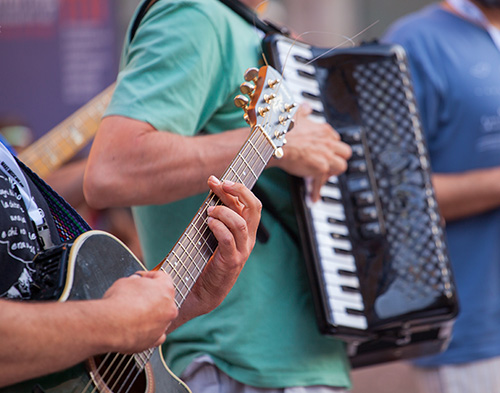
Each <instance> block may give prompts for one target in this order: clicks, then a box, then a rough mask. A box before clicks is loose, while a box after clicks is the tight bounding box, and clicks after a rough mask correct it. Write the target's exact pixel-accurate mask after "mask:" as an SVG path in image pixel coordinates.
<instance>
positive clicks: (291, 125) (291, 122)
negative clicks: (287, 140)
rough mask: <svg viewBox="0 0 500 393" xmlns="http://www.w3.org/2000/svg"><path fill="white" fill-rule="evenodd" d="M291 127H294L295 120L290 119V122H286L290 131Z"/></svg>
mask: <svg viewBox="0 0 500 393" xmlns="http://www.w3.org/2000/svg"><path fill="white" fill-rule="evenodd" d="M293 127H295V120H293V119H290V124H288V131H292V129H293Z"/></svg>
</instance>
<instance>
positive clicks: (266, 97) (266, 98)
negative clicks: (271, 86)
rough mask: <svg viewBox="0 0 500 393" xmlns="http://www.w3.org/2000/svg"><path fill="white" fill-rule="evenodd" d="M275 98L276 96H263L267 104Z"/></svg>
mask: <svg viewBox="0 0 500 393" xmlns="http://www.w3.org/2000/svg"><path fill="white" fill-rule="evenodd" d="M275 98H276V94H274V93H273V94H264V101H265V102H266V103H267V104H269V103H270V102H271V101H272V100H274V99H275Z"/></svg>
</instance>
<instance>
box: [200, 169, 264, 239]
mask: <svg viewBox="0 0 500 393" xmlns="http://www.w3.org/2000/svg"><path fill="white" fill-rule="evenodd" d="M211 185H213V188H212V191H213V192H214V193H215V194H216V195H217V196H218V197H219V199H220V200H221V202H222V203H223V204H224V205H226V206H227V207H229V208H231V209H232V210H234V211H235V212H237V213H238V214H239V215H241V216H242V217H243V218H244V219H245V220H246V221H247V223H248V227H249V230H250V231H252V232H254V231H257V227H258V225H259V221H260V214H261V211H262V203H261V202H260V200H259V199H258V198H257V197H256V196H255V195H254V193H253V192H252V191H250V190H249V189H248V188H247V187H246V186H245V185H243V184H241V183H234V182H232V181H228V180H224V181H223V182H222V183H220V182H218V180H217V179H216V178H215V177H212V176H211V177H210V179H209V186H211Z"/></svg>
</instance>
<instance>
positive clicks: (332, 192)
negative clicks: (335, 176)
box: [319, 186, 342, 200]
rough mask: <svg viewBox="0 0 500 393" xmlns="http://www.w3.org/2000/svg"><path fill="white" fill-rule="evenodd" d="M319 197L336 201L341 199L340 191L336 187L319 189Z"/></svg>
mask: <svg viewBox="0 0 500 393" xmlns="http://www.w3.org/2000/svg"><path fill="white" fill-rule="evenodd" d="M319 195H321V196H324V197H329V198H333V199H337V200H341V199H342V193H341V192H340V189H339V188H338V187H333V186H323V187H321V189H320V190H319Z"/></svg>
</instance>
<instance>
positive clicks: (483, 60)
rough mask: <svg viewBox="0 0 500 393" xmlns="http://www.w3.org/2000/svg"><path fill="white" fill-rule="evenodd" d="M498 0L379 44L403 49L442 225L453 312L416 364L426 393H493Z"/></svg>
mask: <svg viewBox="0 0 500 393" xmlns="http://www.w3.org/2000/svg"><path fill="white" fill-rule="evenodd" d="M499 27H500V1H497V0H472V1H469V0H448V1H446V2H444V3H441V4H434V5H431V6H428V7H426V8H424V9H423V10H421V11H419V12H417V13H414V14H411V15H408V16H406V17H404V18H402V19H401V20H399V21H397V22H396V23H395V24H394V25H393V26H391V27H390V29H389V30H388V32H387V33H386V36H385V37H384V40H385V41H388V42H393V43H399V44H401V45H403V47H404V48H405V49H406V51H407V54H408V58H409V62H410V68H411V72H412V77H413V80H414V84H415V91H416V95H417V100H418V105H419V108H420V112H421V116H422V122H423V125H424V129H425V132H426V137H427V142H428V146H429V152H430V157H431V164H432V168H433V171H434V175H433V183H434V187H435V189H436V195H437V198H438V202H439V204H440V207H441V211H442V214H443V216H444V218H445V219H446V231H447V238H448V245H449V252H450V257H451V261H452V264H453V268H454V274H455V279H456V283H457V289H458V295H459V301H460V304H461V312H460V314H459V316H458V318H457V321H456V323H455V326H454V330H453V338H452V340H451V343H450V345H449V348H448V349H447V350H446V351H445V352H443V353H441V354H438V355H436V356H432V357H426V358H422V359H418V361H416V365H417V366H418V368H417V372H418V375H419V376H422V378H419V380H421V381H422V382H423V383H424V384H425V385H423V386H425V388H424V390H423V391H425V392H430V393H433V392H453V393H455V392H479V391H481V392H489V393H491V392H500V378H499V377H498V371H497V370H498V369H499V367H500V357H499V355H500V329H499V326H500V302H499V301H498V299H499V298H500V241H499V240H500V239H499V235H500V30H499Z"/></svg>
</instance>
